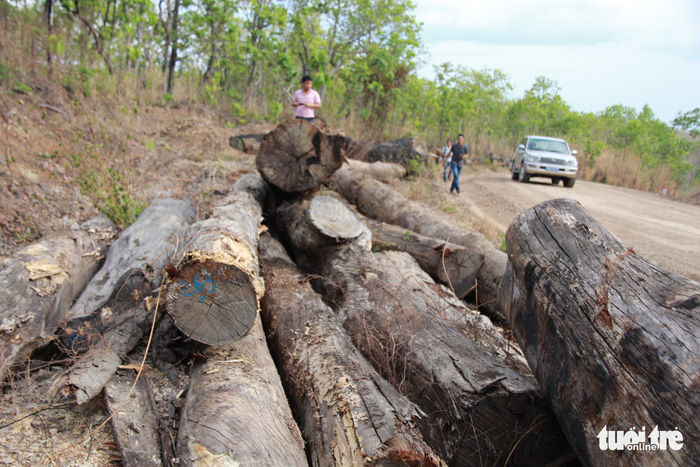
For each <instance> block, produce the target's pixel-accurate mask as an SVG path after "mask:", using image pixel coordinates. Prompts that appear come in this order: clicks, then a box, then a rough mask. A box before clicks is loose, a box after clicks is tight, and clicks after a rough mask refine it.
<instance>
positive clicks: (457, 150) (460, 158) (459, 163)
mask: <svg viewBox="0 0 700 467" xmlns="http://www.w3.org/2000/svg"><path fill="white" fill-rule="evenodd" d="M450 156H452V160H451V161H450V167H451V168H452V175H453V177H452V186H450V194H452V192H454V191H455V190H456V191H457V193H459V192H460V190H459V174H460V172H461V171H462V167H463V166H464V159H466V158H467V157H469V146H467V145H466V144H464V135H463V134H462V133H460V134H459V136H457V142H456V143H455V144H453V145H452V149H450V153H449V154H448V155H447V157H450Z"/></svg>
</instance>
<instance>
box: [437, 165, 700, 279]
mask: <svg viewBox="0 0 700 467" xmlns="http://www.w3.org/2000/svg"><path fill="white" fill-rule="evenodd" d="M460 182H461V185H462V195H461V196H460V197H466V198H467V199H466V200H464V202H465V203H466V204H467V205H471V206H470V207H471V210H472V211H476V212H478V211H481V212H483V214H484V215H485V216H486V217H487V218H490V219H491V220H492V221H493V223H494V224H495V226H496V227H497V228H498V230H500V231H501V232H505V230H506V229H507V228H508V226H509V225H510V223H511V222H512V220H513V219H514V218H515V217H516V216H517V215H518V214H520V213H521V212H522V211H524V210H526V209H528V208H530V207H532V206H535V205H536V204H538V203H541V202H542V201H545V200H548V199H553V198H573V199H575V200H577V201H579V202H580V203H581V204H582V205H583V207H584V208H586V210H588V212H590V213H591V215H592V216H593V217H594V218H595V219H597V220H598V221H599V222H600V223H602V224H603V225H604V226H605V227H606V228H607V229H608V230H610V231H611V232H612V233H613V234H615V235H616V236H617V237H618V238H619V239H620V240H621V241H622V242H623V243H625V244H626V245H627V246H628V247H631V248H633V249H634V250H635V251H636V252H637V253H638V254H641V255H642V256H644V257H646V258H647V259H649V260H651V261H652V262H654V263H656V264H658V265H660V266H662V267H664V268H666V269H668V270H670V271H673V272H676V273H679V274H682V275H684V276H686V277H689V278H691V279H694V280H696V281H700V206H693V205H689V204H684V203H679V202H677V201H674V200H672V199H669V198H666V197H664V196H661V195H657V194H652V193H646V192H641V191H636V190H630V189H627V188H618V187H614V186H610V185H603V184H599V183H592V182H583V181H580V180H579V181H577V182H576V185H575V186H574V188H572V189H568V188H564V187H563V186H561V184H560V185H558V186H553V185H551V184H550V182H549V180H547V179H535V180H534V181H533V182H531V183H528V184H523V183H519V182H515V181H513V180H511V178H510V173H509V172H508V171H500V172H493V171H490V170H487V169H477V170H476V171H473V170H468V171H465V172H463V174H462V177H460ZM443 186H444V185H443Z"/></svg>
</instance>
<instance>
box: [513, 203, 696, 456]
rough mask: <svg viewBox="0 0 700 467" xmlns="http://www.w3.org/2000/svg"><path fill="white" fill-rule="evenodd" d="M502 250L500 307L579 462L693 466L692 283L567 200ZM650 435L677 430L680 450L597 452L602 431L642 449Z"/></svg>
mask: <svg viewBox="0 0 700 467" xmlns="http://www.w3.org/2000/svg"><path fill="white" fill-rule="evenodd" d="M506 241H507V244H508V253H509V257H510V260H509V262H508V268H507V271H506V274H505V276H504V277H503V281H502V282H501V301H502V304H503V307H504V309H505V310H506V312H507V314H508V318H509V320H510V323H511V327H512V328H513V331H514V333H515V336H516V337H517V339H518V341H519V342H520V344H521V345H522V347H523V350H524V352H525V355H526V357H527V359H528V361H529V362H530V365H531V366H532V368H533V370H534V373H535V375H536V377H537V379H538V380H539V382H540V384H541V386H542V388H543V390H544V393H545V395H546V396H547V398H548V399H549V401H550V404H551V405H552V408H553V410H554V412H555V413H556V415H557V418H558V419H559V421H560V423H561V425H562V427H563V428H564V431H565V432H566V434H567V437H568V439H569V441H570V442H571V444H572V446H573V447H574V448H575V449H576V451H577V452H578V454H579V456H580V458H581V460H582V461H583V462H584V463H585V464H590V465H640V464H644V465H698V464H700V446H699V445H698V444H697V443H695V442H690V440H691V439H694V437H696V436H697V433H699V432H700V419H699V418H698V416H697V412H698V407H700V386H698V381H699V379H698V378H699V376H698V375H699V373H698V371H699V369H700V338H698V329H700V284H698V283H697V282H694V281H691V280H690V279H686V278H684V277H681V276H679V275H676V274H673V273H670V272H667V271H664V270H662V269H660V268H659V267H657V266H655V265H654V264H652V263H649V262H648V261H646V260H645V259H643V258H641V257H639V256H638V255H637V254H635V252H634V251H633V250H631V249H628V248H627V247H626V246H624V245H623V244H622V243H620V241H619V240H617V239H616V238H615V237H614V236H613V235H612V234H610V232H608V231H607V230H606V229H605V228H604V227H603V226H601V225H600V224H599V223H598V222H596V221H595V220H594V219H593V218H592V217H591V216H590V215H589V214H588V213H587V212H586V211H585V210H584V209H583V208H582V207H581V205H580V204H579V203H577V202H575V201H571V200H564V199H558V200H552V201H546V202H544V203H542V204H539V205H538V206H536V207H534V208H532V209H530V210H528V211H526V212H524V213H523V214H521V215H520V216H519V217H518V218H516V219H515V221H513V223H512V224H511V226H510V228H509V229H508V233H507V235H506ZM656 426H658V429H659V430H676V431H679V432H680V433H681V435H682V436H683V439H684V440H685V443H684V444H683V448H682V449H680V450H675V449H673V448H672V447H667V448H666V449H663V448H662V449H661V450H654V451H646V450H627V449H622V450H611V449H610V444H608V446H607V447H608V449H601V447H600V446H601V443H602V442H603V441H605V442H609V441H610V440H609V439H607V431H608V430H609V431H613V432H615V431H618V430H621V431H623V432H627V431H628V430H630V429H633V430H634V431H640V430H642V429H644V430H645V432H646V437H644V438H643V439H642V440H641V441H642V442H643V443H644V444H645V445H648V444H649V443H650V442H651V441H652V438H650V435H651V434H652V430H653V429H654V427H656ZM643 427H644V428H643ZM621 431H618V433H620V432H621ZM624 444H625V445H628V444H637V441H634V442H633V443H629V442H625V443H624Z"/></svg>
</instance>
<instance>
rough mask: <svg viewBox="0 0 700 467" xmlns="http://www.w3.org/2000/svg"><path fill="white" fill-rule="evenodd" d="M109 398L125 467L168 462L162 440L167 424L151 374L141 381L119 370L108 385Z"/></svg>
mask: <svg viewBox="0 0 700 467" xmlns="http://www.w3.org/2000/svg"><path fill="white" fill-rule="evenodd" d="M132 387H133V390H132ZM105 399H106V401H107V407H108V408H109V411H110V413H111V414H112V427H113V429H114V436H115V438H116V439H117V444H118V445H119V452H120V453H121V456H122V458H121V464H122V465H123V466H124V467H142V466H153V467H158V466H162V465H165V464H164V462H163V458H162V452H163V449H162V448H161V443H160V431H161V430H162V429H163V426H162V425H163V424H162V423H161V421H160V418H159V416H158V412H157V411H156V406H155V401H154V400H153V389H152V388H151V387H150V384H149V382H148V378H147V377H146V376H143V375H142V376H141V377H140V378H139V379H138V381H137V380H136V377H135V375H134V374H132V373H126V374H116V375H114V376H113V377H112V379H110V380H109V382H108V383H107V386H106V387H105Z"/></svg>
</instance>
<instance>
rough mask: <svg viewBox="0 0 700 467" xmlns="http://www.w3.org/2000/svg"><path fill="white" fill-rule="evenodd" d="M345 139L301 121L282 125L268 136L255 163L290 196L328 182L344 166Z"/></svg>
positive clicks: (292, 120) (266, 177)
mask: <svg viewBox="0 0 700 467" xmlns="http://www.w3.org/2000/svg"><path fill="white" fill-rule="evenodd" d="M344 156H345V138H344V137H343V136H340V135H329V134H327V133H325V132H323V131H322V130H321V129H320V128H319V127H318V126H316V125H314V124H312V123H309V122H307V121H306V120H301V119H298V118H297V119H290V120H286V121H284V122H282V123H281V124H280V125H279V126H278V127H277V128H275V129H274V130H273V131H272V132H270V133H268V134H267V135H265V138H264V139H263V142H262V144H261V145H260V153H259V154H258V157H257V158H256V159H255V164H256V166H257V168H258V171H259V172H260V174H261V175H262V176H263V178H264V179H265V180H266V181H267V182H269V183H271V184H272V185H274V186H276V187H277V188H279V189H281V190H282V191H284V192H287V193H298V192H303V191H307V190H311V189H313V188H316V187H318V186H320V185H322V184H323V183H325V182H326V181H327V180H328V179H329V178H330V177H331V175H333V172H335V171H336V170H337V169H338V168H339V167H340V166H341V164H342V163H343V158H344Z"/></svg>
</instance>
